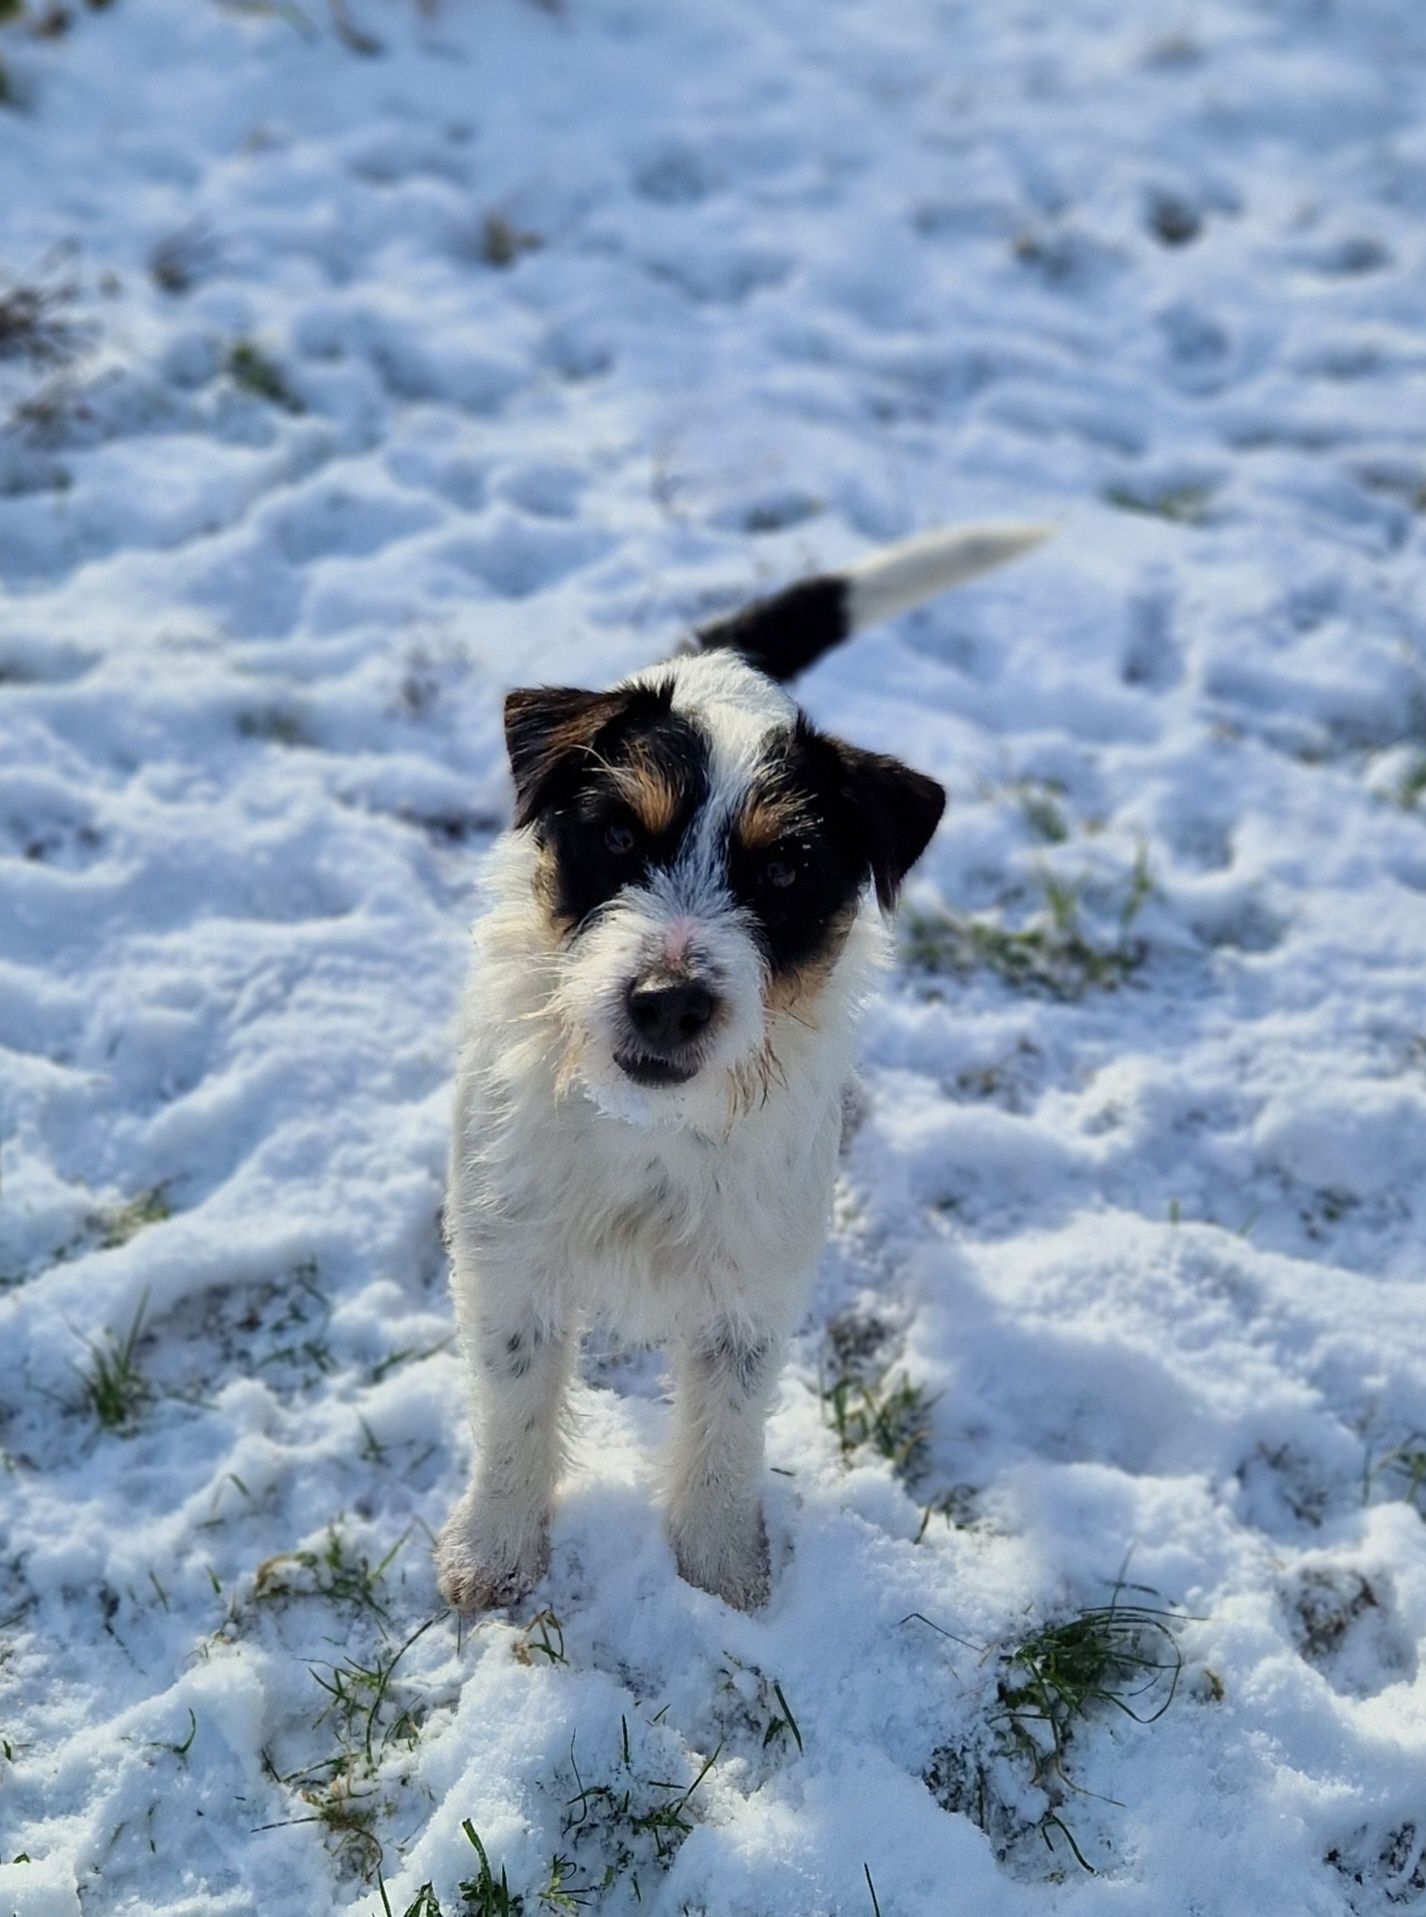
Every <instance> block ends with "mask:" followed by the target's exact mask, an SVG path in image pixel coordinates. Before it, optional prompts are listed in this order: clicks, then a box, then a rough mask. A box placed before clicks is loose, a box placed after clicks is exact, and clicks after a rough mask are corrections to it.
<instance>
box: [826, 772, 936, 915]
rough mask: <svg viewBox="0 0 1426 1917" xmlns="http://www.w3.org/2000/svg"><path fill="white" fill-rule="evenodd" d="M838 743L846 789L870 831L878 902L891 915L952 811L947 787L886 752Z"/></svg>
mask: <svg viewBox="0 0 1426 1917" xmlns="http://www.w3.org/2000/svg"><path fill="white" fill-rule="evenodd" d="M836 745H837V752H838V755H839V757H840V759H841V762H842V769H843V779H844V781H845V785H844V790H845V792H846V794H847V796H848V798H849V799H850V800H851V802H852V804H853V806H854V807H855V808H856V811H857V814H858V816H859V817H860V820H861V824H862V830H863V832H864V833H865V845H866V851H867V860H868V863H869V864H870V866H871V875H872V880H873V882H874V884H875V886H876V897H877V903H878V904H879V905H880V907H881V909H882V911H883V912H889V911H890V910H891V908H892V906H893V905H895V903H896V895H897V893H898V892H899V891H900V890H901V882H902V880H903V879H904V878H905V877H906V874H907V873H908V872H909V871H910V870H911V868H912V866H913V865H915V863H916V861H917V859H919V858H920V856H921V854H922V853H923V852H924V851H925V850H926V847H927V846H928V845H929V844H930V843H931V834H932V833H933V832H934V831H935V829H936V827H937V825H938V824H939V823H940V819H941V814H942V813H943V812H944V811H945V809H946V794H945V789H944V788H943V787H942V786H939V785H937V783H936V781H935V780H934V779H928V778H927V777H926V775H925V773H924V772H913V771H912V770H911V767H910V766H908V765H903V764H902V763H901V761H900V760H899V759H893V758H891V757H889V756H888V755H887V754H886V753H884V752H863V751H862V750H861V748H860V747H859V746H852V745H847V744H845V743H844V742H843V741H842V740H840V739H839V740H837V742H836Z"/></svg>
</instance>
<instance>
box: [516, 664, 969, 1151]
mask: <svg viewBox="0 0 1426 1917" xmlns="http://www.w3.org/2000/svg"><path fill="white" fill-rule="evenodd" d="M505 732H506V740H507V744H508V747H509V752H510V765H511V769H512V772H513V774H514V779H515V794H516V811H515V823H516V826H517V828H526V829H528V830H530V831H531V832H532V833H533V835H534V838H535V841H536V843H537V845H538V848H539V856H538V866H537V874H538V876H537V884H536V895H537V902H538V909H539V910H540V911H541V912H543V913H544V914H545V915H547V918H548V921H549V928H550V933H551V946H552V949H553V951H554V954H555V964H556V967H557V984H556V989H555V998H554V1004H555V1009H556V1010H557V1012H558V1015H559V1018H560V1022H561V1024H562V1026H563V1029H564V1032H565V1035H566V1038H567V1040H568V1043H569V1047H570V1059H571V1061H572V1064H573V1067H574V1069H575V1070H576V1071H577V1074H578V1076H579V1077H580V1078H581V1079H582V1081H583V1082H584V1084H585V1086H586V1087H587V1089H588V1090H589V1091H590V1092H591V1094H592V1095H593V1096H594V1097H595V1099H596V1100H597V1101H598V1102H599V1103H600V1104H601V1105H603V1106H604V1107H605V1108H606V1109H608V1110H611V1111H616V1112H618V1113H620V1114H621V1115H623V1116H626V1117H631V1118H636V1119H642V1120H644V1121H645V1122H653V1123H661V1122H669V1123H685V1124H686V1123H699V1122H702V1120H703V1118H704V1117H705V1116H706V1114H708V1113H709V1112H710V1111H711V1110H714V1109H718V1108H719V1106H720V1105H721V1107H722V1108H724V1109H726V1110H728V1111H729V1112H732V1111H734V1110H736V1108H737V1103H738V1100H739V1097H740V1096H741V1097H747V1096H748V1095H749V1094H750V1092H751V1091H752V1090H753V1089H754V1088H757V1087H759V1086H761V1087H763V1088H765V1087H766V1084H767V1081H768V1075H769V1073H770V1072H775V1071H776V1069H777V1068H776V1063H775V1060H774V1058H773V1055H772V1052H771V1040H772V1036H773V1032H774V1028H775V1025H776V1022H777V1017H778V1015H779V1014H784V1015H787V1016H790V1017H792V1018H795V1019H798V1020H800V1021H801V1022H802V1023H804V1024H806V1025H811V1026H813V1027H815V1026H816V1025H817V1023H818V1013H819V1001H821V1000H822V999H823V997H824V995H825V994H826V993H827V992H828V991H829V990H831V989H832V981H833V979H834V977H835V975H836V972H837V961H838V959H839V957H840V956H841V954H842V952H843V949H844V946H845V944H846V941H847V938H848V935H849V933H850V931H851V928H852V926H853V924H854V921H855V919H856V916H857V913H858V908H859V906H860V904H861V901H862V899H863V897H864V896H865V895H866V894H867V893H868V891H869V890H871V889H874V890H875V893H876V897H877V899H878V901H879V902H880V904H881V906H882V908H883V909H884V910H887V909H889V908H890V907H891V905H892V903H893V901H894V900H895V897H896V893H897V890H898V888H899V886H900V884H901V881H902V880H903V878H904V877H905V876H906V873H907V872H908V871H909V870H910V868H911V866H912V865H913V864H914V863H915V861H916V860H917V859H918V858H919V857H920V855H921V853H922V852H923V851H924V850H925V847H926V844H927V841H928V840H929V839H930V837H931V834H932V832H933V831H934V830H935V827H936V823H937V821H938V820H939V818H940V816H941V811H942V808H943V806H944V803H945V794H944V792H943V791H942V789H941V787H940V786H939V785H937V784H936V783H935V781H934V780H931V779H928V778H925V777H923V776H922V775H921V774H920V773H918V772H913V771H911V770H910V769H909V768H908V767H906V766H904V765H902V764H900V763H899V761H897V760H896V759H892V758H887V757H885V756H884V755H882V754H879V753H873V752H864V751H861V750H859V749H858V748H857V747H855V746H851V745H847V744H844V743H843V742H842V741H841V740H839V739H834V738H831V737H829V736H828V735H827V734H825V733H822V732H819V731H817V730H816V729H815V728H814V727H813V726H812V725H811V724H810V723H809V722H808V720H807V719H806V718H805V716H804V715H803V714H802V713H801V712H800V711H799V710H798V708H797V707H796V706H795V705H794V704H793V702H792V701H791V699H789V698H788V697H787V695H786V694H785V693H783V692H782V691H781V690H780V688H778V687H776V686H774V685H772V684H771V683H770V682H769V681H768V680H766V679H764V678H763V677H762V675H761V674H760V673H757V672H755V671H753V670H752V668H750V667H749V666H747V665H745V664H743V663H742V662H741V661H739V660H736V659H734V658H732V657H730V656H729V655H726V654H724V655H721V656H710V657H703V658H694V659H687V660H679V661H676V662H674V663H672V664H670V665H669V666H667V667H664V668H661V669H659V670H658V671H656V672H651V673H644V674H641V675H639V676H638V677H636V678H635V679H633V680H631V681H629V682H627V683H625V684H624V685H621V686H617V687H615V688H614V689H612V690H611V691H608V692H584V691H577V690H574V689H572V688H567V687H558V688H549V687H542V688H533V689H530V690H526V691H520V692H512V693H511V694H510V695H509V697H508V699H507V700H506V704H505Z"/></svg>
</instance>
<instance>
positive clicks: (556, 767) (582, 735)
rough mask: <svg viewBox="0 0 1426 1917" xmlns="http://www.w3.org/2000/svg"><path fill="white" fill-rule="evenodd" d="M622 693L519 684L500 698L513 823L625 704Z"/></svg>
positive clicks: (527, 816) (577, 764) (548, 794)
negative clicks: (502, 700) (512, 786)
mask: <svg viewBox="0 0 1426 1917" xmlns="http://www.w3.org/2000/svg"><path fill="white" fill-rule="evenodd" d="M628 699H629V695H628V693H627V692H581V691H580V690H579V688H578V687H576V686H525V687H523V688H521V689H520V690H519V691H516V692H511V693H507V694H506V697H505V749H506V751H507V752H508V753H509V754H510V771H511V773H512V775H513V777H514V780H515V823H516V825H529V824H530V823H531V821H532V820H534V819H535V818H536V817H537V816H538V815H539V814H540V813H541V812H542V811H543V810H544V808H545V807H546V805H548V804H549V803H550V801H551V799H553V798H554V796H555V794H556V792H557V791H558V789H559V788H560V786H561V785H562V784H563V783H564V781H565V780H567V779H568V778H569V777H571V776H572V775H577V774H578V772H579V770H580V769H581V766H582V764H583V763H584V762H585V761H586V760H587V758H588V754H589V749H590V747H591V746H592V745H593V744H594V741H595V740H596V739H597V738H598V736H599V734H600V733H601V732H602V731H603V729H604V727H605V726H606V725H608V723H609V721H610V720H611V719H617V718H618V716H619V714H620V713H621V712H622V711H623V710H624V708H625V706H626V705H627V703H628Z"/></svg>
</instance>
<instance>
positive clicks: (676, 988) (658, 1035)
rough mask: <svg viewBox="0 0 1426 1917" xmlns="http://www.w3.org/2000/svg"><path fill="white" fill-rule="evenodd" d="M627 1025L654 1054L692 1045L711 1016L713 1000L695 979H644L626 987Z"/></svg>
mask: <svg viewBox="0 0 1426 1917" xmlns="http://www.w3.org/2000/svg"><path fill="white" fill-rule="evenodd" d="M628 1004H629V1023H630V1024H631V1025H632V1026H633V1028H634V1030H635V1031H636V1032H637V1033H638V1035H639V1038H640V1040H641V1042H642V1043H643V1044H645V1045H647V1046H649V1047H650V1048H651V1049H653V1050H655V1051H676V1050H678V1048H679V1047H681V1046H684V1045H689V1044H692V1042H693V1040H694V1039H696V1038H697V1037H698V1035H699V1033H700V1032H701V1031H702V1030H703V1028H704V1026H705V1025H706V1024H707V1023H708V1021H709V1019H711V1018H712V1016H713V1006H714V998H713V994H712V993H711V992H710V991H709V990H708V987H707V986H706V985H700V984H699V983H698V981H697V979H679V980H670V979H645V980H644V981H643V982H642V983H641V984H637V985H631V986H630V987H629V999H628Z"/></svg>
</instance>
